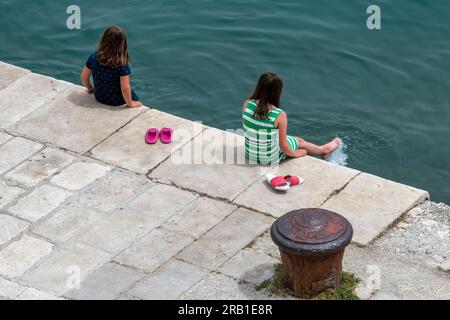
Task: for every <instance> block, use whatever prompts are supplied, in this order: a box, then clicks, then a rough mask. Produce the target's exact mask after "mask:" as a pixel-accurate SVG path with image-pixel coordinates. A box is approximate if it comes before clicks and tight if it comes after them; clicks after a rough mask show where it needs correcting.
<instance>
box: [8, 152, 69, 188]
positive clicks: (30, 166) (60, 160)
mask: <svg viewBox="0 0 450 320" xmlns="http://www.w3.org/2000/svg"><path fill="white" fill-rule="evenodd" d="M74 159H75V158H74V157H73V156H71V155H69V154H67V153H65V152H62V151H59V150H56V149H53V148H46V149H44V150H42V151H41V152H40V153H39V154H37V155H35V156H33V157H31V158H30V159H28V160H27V161H25V162H24V163H22V164H21V165H20V166H18V167H16V168H15V169H14V170H13V171H10V172H9V173H8V174H6V175H5V179H7V180H12V181H14V182H17V183H19V184H21V185H24V186H26V187H33V186H35V185H37V184H38V183H40V182H41V181H42V180H44V179H46V178H48V177H50V176H51V175H53V174H54V173H56V172H57V171H58V170H59V169H61V168H63V167H65V166H67V165H69V164H70V163H71V162H72V161H73V160H74Z"/></svg>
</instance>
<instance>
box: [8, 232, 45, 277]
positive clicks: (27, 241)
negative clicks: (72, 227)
mask: <svg viewBox="0 0 450 320" xmlns="http://www.w3.org/2000/svg"><path fill="white" fill-rule="evenodd" d="M52 248H53V245H52V244H51V243H49V242H47V241H44V240H41V239H37V238H34V237H30V236H27V235H24V236H23V237H22V238H21V239H20V240H18V241H15V242H13V243H11V244H10V245H9V246H7V247H6V248H4V249H3V250H2V251H0V274H2V275H4V276H8V277H10V278H16V277H19V276H21V275H22V274H23V273H24V272H25V271H27V270H28V269H29V268H31V267H32V266H33V265H34V264H35V263H36V262H38V261H39V260H41V259H42V258H43V257H45V256H46V255H48V254H50V252H51V251H52Z"/></svg>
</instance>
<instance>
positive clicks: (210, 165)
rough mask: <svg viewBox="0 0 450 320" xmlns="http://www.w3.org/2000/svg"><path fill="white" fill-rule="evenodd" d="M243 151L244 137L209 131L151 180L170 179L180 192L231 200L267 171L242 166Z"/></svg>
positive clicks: (210, 129) (166, 164)
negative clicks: (185, 189)
mask: <svg viewBox="0 0 450 320" xmlns="http://www.w3.org/2000/svg"><path fill="white" fill-rule="evenodd" d="M243 150H244V138H243V137H241V136H238V135H235V134H232V133H228V132H225V131H222V130H218V129H213V128H208V129H206V130H205V131H204V132H203V133H202V134H201V135H199V136H197V137H196V138H195V139H194V140H193V141H192V142H190V143H188V144H187V145H185V146H184V147H183V148H182V149H180V150H179V151H177V152H175V153H174V154H173V155H172V157H170V158H169V159H167V160H166V161H164V162H163V163H162V164H161V165H160V166H159V167H157V168H156V169H155V170H154V171H153V172H152V173H151V174H150V177H151V178H156V179H160V178H161V179H169V180H170V181H172V182H173V183H175V184H176V185H178V186H181V187H183V188H187V189H190V190H195V191H197V192H199V193H202V194H208V195H210V196H213V197H217V198H223V199H228V200H233V199H234V198H236V197H237V196H238V195H239V194H240V193H241V192H243V191H244V190H245V189H246V188H248V187H249V186H250V185H251V184H252V183H254V182H255V181H256V180H258V179H259V178H260V177H261V176H262V175H263V174H264V173H265V172H266V171H267V170H268V169H269V168H267V167H263V166H254V165H245V164H244V160H245V157H244V156H243ZM236 157H237V159H239V161H237V160H236V159H235V158H236ZM227 160H228V161H227ZM224 163H230V164H224Z"/></svg>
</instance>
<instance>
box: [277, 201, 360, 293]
mask: <svg viewBox="0 0 450 320" xmlns="http://www.w3.org/2000/svg"><path fill="white" fill-rule="evenodd" d="M271 236H272V240H273V242H275V244H276V245H277V246H278V248H279V249H280V253H281V260H282V264H283V275H284V281H285V285H286V286H287V287H288V288H289V289H291V290H292V292H293V293H294V295H296V296H298V297H302V298H310V297H313V296H315V295H317V294H319V293H321V292H323V291H325V290H328V289H331V288H337V287H338V286H339V281H340V276H341V271H342V258H343V256H344V251H345V248H346V247H347V246H348V245H349V244H350V242H351V240H352V237H353V228H352V225H351V224H350V222H349V221H348V220H347V219H345V218H344V217H342V216H341V215H339V214H337V213H334V212H331V211H328V210H323V209H302V210H296V211H292V212H289V213H287V214H285V215H284V216H282V217H280V218H279V219H277V220H276V221H275V222H274V224H273V225H272V229H271Z"/></svg>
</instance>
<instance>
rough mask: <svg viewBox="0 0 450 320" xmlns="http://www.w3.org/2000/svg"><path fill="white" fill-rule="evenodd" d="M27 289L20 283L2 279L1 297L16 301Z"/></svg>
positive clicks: (0, 280)
mask: <svg viewBox="0 0 450 320" xmlns="http://www.w3.org/2000/svg"><path fill="white" fill-rule="evenodd" d="M25 289H26V287H24V286H22V285H20V284H18V283H15V282H12V281H9V280H6V279H3V278H0V297H5V298H8V299H14V298H16V297H17V296H18V295H19V294H21V293H22V292H23V291H25Z"/></svg>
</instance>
